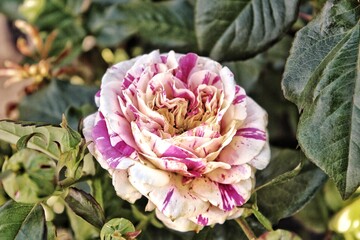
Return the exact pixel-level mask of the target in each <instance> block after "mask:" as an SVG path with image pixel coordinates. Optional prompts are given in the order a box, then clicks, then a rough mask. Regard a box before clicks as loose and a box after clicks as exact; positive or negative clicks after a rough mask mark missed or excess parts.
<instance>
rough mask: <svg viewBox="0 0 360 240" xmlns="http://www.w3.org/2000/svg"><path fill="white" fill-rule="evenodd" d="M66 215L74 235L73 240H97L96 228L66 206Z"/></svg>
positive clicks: (97, 231) (98, 233)
mask: <svg viewBox="0 0 360 240" xmlns="http://www.w3.org/2000/svg"><path fill="white" fill-rule="evenodd" d="M66 213H67V215H68V217H69V220H70V225H71V230H72V231H73V233H74V237H73V239H99V235H100V232H99V230H98V229H97V228H96V227H94V226H93V225H91V224H90V223H88V222H87V221H85V220H84V219H83V218H81V217H79V216H78V215H77V214H76V213H74V212H73V211H72V209H71V208H70V207H68V206H66Z"/></svg>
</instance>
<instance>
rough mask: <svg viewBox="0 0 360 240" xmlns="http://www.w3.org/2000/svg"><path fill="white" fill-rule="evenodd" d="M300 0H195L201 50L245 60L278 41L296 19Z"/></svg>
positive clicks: (211, 55) (197, 34)
mask: <svg viewBox="0 0 360 240" xmlns="http://www.w3.org/2000/svg"><path fill="white" fill-rule="evenodd" d="M299 2H300V1H299V0H277V1H272V0H245V1H244V0H235V1H234V0H222V1H208V0H198V1H197V3H196V10H195V30H196V36H197V40H198V44H199V48H200V50H201V51H202V52H203V53H204V54H207V55H210V57H211V58H214V59H217V60H235V59H246V58H249V57H251V56H254V55H256V54H257V53H259V52H261V51H263V50H265V49H266V48H268V47H269V46H270V45H271V44H272V43H274V42H275V41H277V40H278V39H279V38H280V37H281V36H282V35H283V34H284V33H285V32H286V31H287V30H288V29H289V28H290V26H291V25H292V23H293V22H294V21H295V20H296V18H297V12H298V4H299Z"/></svg>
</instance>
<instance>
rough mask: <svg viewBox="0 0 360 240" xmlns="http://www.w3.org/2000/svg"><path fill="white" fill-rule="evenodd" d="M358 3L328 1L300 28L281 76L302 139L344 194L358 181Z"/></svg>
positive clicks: (344, 196)
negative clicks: (297, 116)
mask: <svg viewBox="0 0 360 240" xmlns="http://www.w3.org/2000/svg"><path fill="white" fill-rule="evenodd" d="M359 18H360V5H359V2H358V1H356V0H350V1H328V2H327V4H325V6H324V9H323V11H322V13H321V15H319V16H318V17H317V18H316V19H314V20H313V21H312V22H310V23H309V24H308V25H307V26H306V27H304V28H303V29H302V30H301V31H299V32H298V34H297V37H296V39H295V41H294V45H293V47H292V50H291V55H290V57H289V59H288V61H287V64H286V70H285V73H284V78H283V89H284V92H285V96H286V97H287V98H288V99H289V100H290V101H292V102H294V103H296V104H297V106H298V108H299V109H300V111H302V115H301V117H300V121H299V126H298V134H297V137H298V140H299V144H300V146H301V148H302V149H303V151H304V153H305V154H306V156H307V157H308V158H309V159H310V160H311V161H313V162H314V163H315V164H316V165H317V166H319V167H320V168H321V169H322V170H323V171H324V172H326V174H328V175H329V176H330V177H331V178H332V180H333V181H334V182H335V184H336V186H337V188H338V189H339V191H340V193H341V195H342V197H343V198H348V197H349V196H350V195H351V194H352V193H353V192H354V191H355V190H356V189H357V187H358V186H359V185H360V161H359V159H360V77H359V76H360V75H359V66H360V65H359V64H360V60H359V44H360V24H359Z"/></svg>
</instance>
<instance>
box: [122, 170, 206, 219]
mask: <svg viewBox="0 0 360 240" xmlns="http://www.w3.org/2000/svg"><path fill="white" fill-rule="evenodd" d="M128 175H129V181H130V183H131V184H132V185H133V186H134V187H135V188H136V189H137V190H138V191H139V192H141V194H142V195H144V196H146V197H147V198H148V199H149V200H150V201H151V202H152V203H153V204H155V205H156V207H157V209H159V210H160V211H161V212H162V213H163V214H164V215H165V216H167V217H168V218H170V219H176V218H179V217H191V216H195V215H198V214H200V213H201V212H203V211H205V210H206V209H207V208H208V207H209V203H208V202H204V201H202V200H201V199H200V198H199V197H197V196H196V195H195V194H193V193H192V192H191V191H190V189H189V185H183V182H182V176H180V175H175V174H171V173H169V172H165V171H162V170H158V169H153V168H149V167H147V166H145V165H142V164H140V163H136V164H135V165H133V166H131V167H130V168H129V169H128Z"/></svg>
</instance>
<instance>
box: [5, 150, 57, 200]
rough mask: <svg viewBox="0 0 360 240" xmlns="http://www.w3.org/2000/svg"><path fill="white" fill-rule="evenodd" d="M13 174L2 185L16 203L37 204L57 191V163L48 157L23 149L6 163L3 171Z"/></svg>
mask: <svg viewBox="0 0 360 240" xmlns="http://www.w3.org/2000/svg"><path fill="white" fill-rule="evenodd" d="M8 170H10V171H11V174H10V175H9V176H7V177H5V178H4V179H2V183H3V186H4V189H5V191H6V193H7V194H8V195H9V196H10V197H11V198H12V199H14V200H15V201H17V202H23V203H36V202H39V201H40V200H42V199H44V198H45V197H48V196H49V195H51V194H52V193H53V192H54V191H55V187H56V174H55V172H56V171H55V162H54V160H52V159H51V158H49V157H48V156H47V155H45V154H43V153H41V152H38V151H35V150H32V149H22V150H20V151H18V152H17V153H15V154H14V155H13V156H12V157H11V158H10V159H9V160H7V161H6V162H5V163H4V166H3V169H2V171H3V172H5V171H8Z"/></svg>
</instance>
